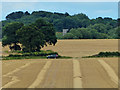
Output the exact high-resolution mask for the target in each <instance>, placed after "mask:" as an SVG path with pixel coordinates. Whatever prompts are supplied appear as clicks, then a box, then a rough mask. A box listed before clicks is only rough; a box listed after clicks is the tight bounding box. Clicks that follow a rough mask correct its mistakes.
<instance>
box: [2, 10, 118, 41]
mask: <svg viewBox="0 0 120 90" xmlns="http://www.w3.org/2000/svg"><path fill="white" fill-rule="evenodd" d="M38 18H42V19H44V20H46V21H48V22H49V23H53V26H54V28H55V30H56V32H62V30H63V29H69V31H68V33H67V34H66V35H65V36H62V35H58V34H57V35H58V36H57V37H58V39H61V38H65V39H66V38H68V39H69V38H76V39H85V38H88V39H99V38H103V39H104V38H118V35H117V33H116V32H118V31H117V30H118V27H117V26H118V20H115V19H112V18H110V17H105V18H102V17H98V18H96V19H90V18H89V17H88V16H87V15H86V14H83V13H78V14H74V15H70V14H69V13H67V12H65V13H58V12H47V11H33V12H32V13H29V12H28V11H26V12H22V11H18V12H12V13H10V14H8V15H7V16H6V20H4V21H2V26H3V27H4V26H5V25H6V24H8V23H11V22H14V21H17V22H21V23H23V24H24V25H29V24H32V23H33V22H35V21H36V20H37V19H38ZM74 30H75V31H74ZM73 31H74V33H73ZM76 32H79V34H77V35H76V34H75V33H76ZM59 34H60V33H59ZM84 34H85V35H84Z"/></svg>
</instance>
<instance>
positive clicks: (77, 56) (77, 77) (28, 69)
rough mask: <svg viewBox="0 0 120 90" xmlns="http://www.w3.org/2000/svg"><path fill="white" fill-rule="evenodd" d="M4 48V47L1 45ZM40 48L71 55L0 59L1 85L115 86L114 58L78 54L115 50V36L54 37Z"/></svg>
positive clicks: (55, 86)
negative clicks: (54, 57)
mask: <svg viewBox="0 0 120 90" xmlns="http://www.w3.org/2000/svg"><path fill="white" fill-rule="evenodd" d="M6 50H8V47H4V48H3V51H6ZM42 50H53V51H56V52H58V53H59V54H60V55H62V56H70V57H73V58H72V59H23V60H5V61H2V79H3V80H2V86H3V88H117V87H118V58H116V57H113V58H110V57H109V58H82V57H83V56H89V55H94V54H97V53H99V52H101V51H102V52H103V51H118V40H117V39H81V40H77V39H76V40H74V39H72V40H70V39H69V40H58V42H57V44H56V46H48V47H44V48H43V49H42ZM3 54H4V55H7V54H6V53H5V52H4V53H3Z"/></svg>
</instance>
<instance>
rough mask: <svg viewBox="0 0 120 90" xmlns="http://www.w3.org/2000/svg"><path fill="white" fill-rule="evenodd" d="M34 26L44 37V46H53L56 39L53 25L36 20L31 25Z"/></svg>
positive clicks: (42, 20)
mask: <svg viewBox="0 0 120 90" xmlns="http://www.w3.org/2000/svg"><path fill="white" fill-rule="evenodd" d="M33 25H34V26H36V27H37V28H38V29H40V30H41V31H42V33H43V34H44V35H45V42H46V45H47V44H49V45H52V44H53V45H55V44H56V43H57V37H56V34H55V33H56V32H55V29H54V26H53V24H51V23H49V22H46V21H45V20H44V19H41V18H40V19H38V20H36V22H35V23H34V24H33Z"/></svg>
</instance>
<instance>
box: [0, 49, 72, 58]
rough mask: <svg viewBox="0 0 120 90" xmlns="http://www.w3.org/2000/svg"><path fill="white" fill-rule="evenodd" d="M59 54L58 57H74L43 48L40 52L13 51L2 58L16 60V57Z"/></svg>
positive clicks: (38, 56) (42, 56) (39, 56)
mask: <svg viewBox="0 0 120 90" xmlns="http://www.w3.org/2000/svg"><path fill="white" fill-rule="evenodd" d="M52 54H57V55H58V58H57V59H70V58H72V57H67V56H60V55H59V54H58V53H57V52H54V51H51V50H46V51H44V50H41V51H40V52H27V53H26V52H22V51H12V52H10V54H9V56H2V60H14V59H15V60H16V59H47V56H48V55H52Z"/></svg>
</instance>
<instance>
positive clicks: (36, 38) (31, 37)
mask: <svg viewBox="0 0 120 90" xmlns="http://www.w3.org/2000/svg"><path fill="white" fill-rule="evenodd" d="M17 35H18V37H19V42H20V43H21V44H22V49H23V51H24V50H25V51H28V52H34V51H40V49H41V48H42V47H44V45H47V44H49V45H55V44H56V42H57V38H56V35H55V30H54V28H53V25H52V24H51V23H48V22H46V21H45V20H43V19H38V20H37V21H36V22H35V23H33V24H31V25H28V26H23V27H22V28H21V29H19V30H18V31H17Z"/></svg>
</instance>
